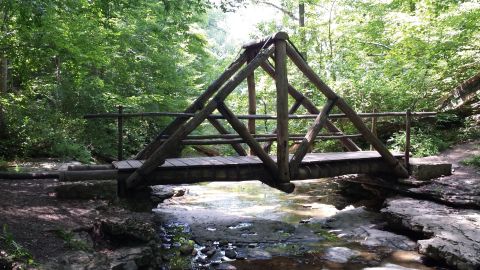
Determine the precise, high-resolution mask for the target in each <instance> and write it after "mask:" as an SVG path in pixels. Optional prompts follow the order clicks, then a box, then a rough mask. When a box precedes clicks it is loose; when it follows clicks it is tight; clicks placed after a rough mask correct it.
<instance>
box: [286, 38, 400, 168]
mask: <svg viewBox="0 0 480 270" xmlns="http://www.w3.org/2000/svg"><path fill="white" fill-rule="evenodd" d="M287 55H288V57H289V58H290V59H291V60H292V62H293V63H294V64H295V65H296V66H297V67H298V69H299V70H300V71H302V73H303V74H304V75H305V76H306V77H307V78H308V79H309V80H310V81H311V82H312V83H313V84H314V85H315V86H316V87H317V88H318V90H320V92H322V93H323V94H324V95H325V96H326V97H327V98H328V99H334V98H338V96H337V94H335V92H333V90H332V89H330V87H328V85H326V84H325V83H324V82H323V81H322V80H321V79H320V77H318V75H317V74H316V73H315V72H314V71H313V70H312V68H311V67H310V66H309V65H308V64H307V63H306V62H305V60H303V58H302V57H301V56H300V54H299V53H298V52H297V51H296V50H295V48H293V46H292V45H290V44H288V43H287ZM337 107H338V108H339V109H340V110H341V111H343V113H345V115H347V116H348V118H349V119H350V121H351V122H352V124H353V125H354V126H355V127H356V128H357V130H358V131H359V132H360V133H361V134H362V135H363V137H364V138H365V139H366V140H367V141H368V142H369V143H370V144H371V145H372V146H373V148H375V150H377V151H378V153H379V154H380V155H381V156H382V157H383V159H384V160H385V161H386V162H387V164H388V165H390V166H391V168H392V169H393V171H394V172H395V174H397V175H398V176H400V177H408V175H409V174H408V171H407V170H406V169H405V167H404V166H403V165H402V164H400V163H399V162H398V160H397V159H396V158H395V157H393V155H392V153H390V151H388V149H387V147H385V145H384V144H383V143H382V142H381V141H380V140H379V139H378V138H377V137H376V136H375V135H373V134H372V132H371V131H370V129H369V128H368V127H367V126H366V125H365V123H363V121H362V119H361V118H360V117H359V116H358V115H357V113H356V112H355V111H354V110H353V109H352V108H351V107H350V106H349V105H348V104H347V103H346V102H345V100H343V99H342V98H338V101H337Z"/></svg>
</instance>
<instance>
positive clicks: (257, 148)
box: [125, 32, 408, 192]
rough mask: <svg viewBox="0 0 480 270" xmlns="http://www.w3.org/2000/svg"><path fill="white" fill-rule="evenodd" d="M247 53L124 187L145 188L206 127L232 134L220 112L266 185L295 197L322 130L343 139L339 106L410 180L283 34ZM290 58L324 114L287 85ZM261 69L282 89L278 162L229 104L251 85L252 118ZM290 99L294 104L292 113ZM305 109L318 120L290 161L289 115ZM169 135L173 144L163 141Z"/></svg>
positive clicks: (145, 153) (149, 151)
mask: <svg viewBox="0 0 480 270" xmlns="http://www.w3.org/2000/svg"><path fill="white" fill-rule="evenodd" d="M243 48H244V51H243V53H241V54H240V56H239V57H238V58H237V59H236V60H235V61H234V62H233V63H232V64H231V65H230V66H229V67H228V68H227V69H226V70H225V72H224V73H223V74H221V75H220V77H219V78H218V79H217V80H216V81H214V82H213V83H212V84H211V85H210V86H209V87H208V88H207V90H206V91H205V92H204V93H203V94H202V95H201V96H200V97H199V98H198V99H197V100H196V101H195V102H194V103H192V104H191V105H190V106H189V107H188V108H187V109H186V110H185V113H195V115H194V116H193V117H192V118H190V119H188V118H185V117H178V118H176V119H175V120H174V121H172V122H171V123H170V124H169V125H168V126H167V127H166V128H165V129H164V130H163V131H162V132H161V133H160V134H159V135H158V137H157V138H156V140H154V141H153V142H152V143H150V144H149V145H148V146H147V147H146V148H145V149H144V150H142V152H140V153H139V154H138V155H137V157H136V159H145V162H144V163H143V165H142V166H141V167H140V168H138V169H137V170H136V171H135V172H134V173H132V174H131V175H130V176H129V177H128V178H127V180H126V182H125V185H126V188H127V189H132V188H136V187H138V186H144V185H146V184H147V181H146V178H147V177H148V175H149V174H151V173H152V172H153V171H154V170H155V169H156V168H157V167H158V166H160V165H162V164H163V163H164V162H165V160H166V159H167V158H168V157H170V156H171V155H172V154H173V153H175V152H176V151H178V148H179V146H181V145H182V140H184V139H185V138H186V137H187V136H188V135H189V134H190V133H191V132H192V131H193V130H194V129H195V128H197V127H198V126H199V125H200V124H201V123H202V122H203V121H205V120H208V121H210V123H211V124H212V125H213V126H214V127H215V128H216V129H217V130H218V131H219V133H220V134H228V131H227V129H225V128H224V127H223V126H222V125H221V123H220V122H219V121H218V120H216V119H212V118H211V117H209V116H210V115H211V114H212V113H213V112H214V111H215V110H218V111H219V112H220V113H221V114H222V116H223V117H224V118H225V119H226V120H227V121H228V123H229V124H230V125H231V126H232V127H233V129H234V130H235V131H236V132H237V133H238V135H239V136H240V137H241V138H242V140H243V141H245V142H246V143H247V145H248V146H249V147H250V151H251V154H255V155H256V156H258V158H260V159H261V160H262V162H263V164H264V166H265V168H266V169H267V171H268V172H269V173H270V176H271V177H270V179H262V181H264V182H265V183H266V184H268V185H270V186H272V187H275V188H278V189H281V190H283V191H285V192H291V191H293V189H294V186H293V184H292V183H290V180H293V179H295V177H296V175H297V174H298V171H299V166H300V164H301V162H302V160H303V158H304V157H305V155H306V154H307V152H308V149H309V148H310V147H311V146H312V144H313V143H314V140H315V138H316V136H317V135H318V134H319V132H320V130H321V129H322V128H324V127H325V128H326V129H328V131H330V132H335V133H341V131H340V130H339V129H338V128H337V127H336V126H335V125H334V124H333V123H331V122H330V121H329V120H328V115H329V113H330V111H331V110H332V109H333V108H334V107H335V106H336V107H337V108H339V109H340V110H341V111H342V112H343V113H344V114H345V115H346V116H347V117H348V119H349V120H350V121H351V122H352V124H353V125H354V126H355V127H356V128H357V130H358V131H359V132H360V134H361V135H362V136H363V138H364V139H365V140H366V141H367V142H369V143H370V144H371V145H372V146H373V148H374V149H375V150H377V151H378V153H379V154H380V155H381V157H382V158H383V159H384V160H385V161H386V163H387V164H388V165H389V166H391V168H392V170H393V171H394V172H395V173H396V174H397V175H398V176H402V177H406V176H408V171H407V170H406V169H405V167H404V166H403V165H402V164H401V163H400V162H399V161H398V160H397V159H396V158H395V157H394V156H393V155H392V154H391V153H390V152H389V151H388V149H387V148H386V147H385V145H384V144H383V143H382V142H381V141H380V140H379V139H378V138H377V137H376V136H375V135H374V134H373V133H372V132H371V131H370V130H369V128H368V127H367V126H366V125H365V124H364V122H363V121H362V120H361V118H360V117H359V116H358V115H357V113H356V112H355V111H354V110H353V109H352V108H351V107H350V106H349V105H348V104H347V103H346V102H345V100H343V99H342V98H341V97H340V96H338V95H337V94H336V93H335V92H334V91H333V90H332V89H330V88H329V87H328V86H327V85H326V84H325V83H324V82H323V81H322V80H321V79H320V77H319V76H318V75H317V74H316V73H315V72H314V71H313V70H312V69H311V68H310V67H309V66H308V64H307V63H306V61H305V60H304V59H303V57H302V56H301V54H300V53H299V52H298V51H297V50H296V48H295V47H294V46H293V45H292V44H291V43H290V41H289V39H288V35H287V34H286V33H285V32H278V33H276V34H274V35H272V36H270V37H267V38H265V39H262V40H259V41H255V42H252V43H249V44H246V45H244V46H243ZM269 58H273V60H274V63H275V67H274V66H272V64H270V62H269V61H268V60H269ZM287 58H290V60H291V61H292V62H293V63H294V64H295V66H296V67H297V68H298V69H299V70H300V71H301V72H302V73H303V74H304V75H305V76H306V77H307V78H308V80H309V81H310V82H311V83H312V84H313V85H314V86H315V87H316V88H317V89H318V90H319V91H320V92H321V93H322V94H323V95H324V96H325V97H326V98H327V102H326V104H325V105H324V107H323V109H322V110H319V109H318V108H317V107H316V106H315V105H314V104H313V103H312V102H311V101H310V100H309V99H308V98H307V97H305V96H304V95H303V94H302V93H301V92H300V91H298V90H297V89H295V88H294V87H293V86H292V85H290V84H289V83H288V79H287V65H286V63H287ZM259 67H261V68H262V69H263V70H264V71H265V72H266V73H267V74H268V75H270V76H271V77H272V78H273V79H274V80H275V85H276V89H277V127H276V129H275V131H274V132H273V133H274V134H276V141H277V155H276V160H274V159H273V158H272V156H270V155H269V154H268V152H269V149H270V146H271V142H267V143H265V144H264V145H263V146H262V145H260V144H259V143H258V142H257V141H256V139H255V137H254V133H255V130H254V129H255V124H254V121H255V120H249V123H248V126H245V125H244V124H243V122H242V121H241V120H239V119H238V117H237V116H235V114H234V113H233V112H232V111H231V110H230V109H229V108H228V107H227V105H226V104H225V103H224V101H225V99H226V98H227V96H228V95H229V94H230V93H232V91H233V90H234V89H235V88H236V87H237V86H238V85H239V84H240V83H242V82H243V81H244V80H247V82H248V88H249V94H250V96H249V103H250V105H251V106H250V109H249V113H254V112H255V107H254V106H255V105H254V104H255V97H254V96H255V89H254V87H255V86H254V79H253V78H254V77H253V76H254V75H253V74H254V71H255V70H256V69H257V68H259ZM289 95H290V96H291V97H293V99H294V100H295V103H294V104H293V106H292V107H291V108H288V96H289ZM300 106H303V107H305V109H306V110H307V111H308V112H309V113H311V114H316V115H317V117H316V119H315V121H314V122H313V125H312V126H311V127H310V128H309V130H308V132H307V134H306V135H305V137H304V138H303V140H302V141H301V143H300V145H299V146H298V147H297V149H296V151H295V153H294V154H293V157H292V158H289V148H288V140H289V134H288V117H289V115H290V114H294V113H295V112H296V110H297V109H298V108H299V107H300ZM252 109H253V110H252ZM252 123H253V124H252ZM167 135H168V139H166V140H164V138H165V136H167ZM341 143H342V145H343V146H344V148H345V149H347V150H348V151H360V150H361V149H360V148H359V147H358V146H357V145H356V144H355V143H354V142H353V141H352V140H350V139H349V138H342V139H341ZM232 146H233V147H234V149H235V150H236V151H237V153H238V154H239V155H246V154H247V153H246V151H245V150H244V149H243V148H242V146H241V145H240V144H238V143H232Z"/></svg>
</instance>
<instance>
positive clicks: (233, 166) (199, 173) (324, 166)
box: [113, 151, 403, 184]
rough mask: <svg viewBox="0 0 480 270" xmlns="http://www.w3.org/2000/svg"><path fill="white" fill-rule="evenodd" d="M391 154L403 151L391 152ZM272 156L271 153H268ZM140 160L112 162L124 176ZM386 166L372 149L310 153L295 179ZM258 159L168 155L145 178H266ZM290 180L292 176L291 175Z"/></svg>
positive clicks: (172, 181) (179, 180)
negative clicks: (171, 156) (176, 156)
mask: <svg viewBox="0 0 480 270" xmlns="http://www.w3.org/2000/svg"><path fill="white" fill-rule="evenodd" d="M393 155H394V157H395V158H398V159H400V158H402V157H403V154H400V153H393ZM272 158H273V160H276V157H275V156H272ZM143 162H144V161H142V160H123V161H118V162H114V163H113V165H114V166H115V168H117V169H118V178H119V179H125V178H126V177H128V176H129V175H130V174H131V173H132V172H133V171H135V170H136V169H138V168H139V167H140V166H141V165H142V164H143ZM389 170H390V167H389V166H388V165H387V164H386V163H385V162H384V161H383V159H382V158H381V156H380V155H379V154H378V152H376V151H360V152H339V153H311V154H307V155H306V156H305V158H304V159H303V161H302V163H301V165H300V172H299V175H298V176H297V177H296V179H295V180H301V179H312V178H319V177H331V176H338V175H344V174H352V173H386V172H389ZM268 177H269V175H268V172H267V171H266V169H265V168H264V166H263V164H262V161H261V160H260V159H259V158H258V157H256V156H235V157H233V156H225V157H220V156H218V157H195V158H170V159H167V160H166V161H165V163H164V164H163V165H161V166H160V167H158V168H157V170H156V171H155V172H154V173H152V175H150V176H149V177H148V179H147V181H148V183H149V184H181V183H195V182H203V181H244V180H261V179H266V178H268ZM292 180H293V179H292Z"/></svg>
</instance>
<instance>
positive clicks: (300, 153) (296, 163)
mask: <svg viewBox="0 0 480 270" xmlns="http://www.w3.org/2000/svg"><path fill="white" fill-rule="evenodd" d="M335 102H337V99H329V100H328V101H327V104H325V106H324V107H323V109H322V111H321V112H320V113H319V114H318V116H317V118H315V121H314V122H313V125H312V126H311V127H310V128H309V129H308V131H307V134H306V135H305V138H304V139H303V140H302V142H301V143H300V146H299V147H298V148H297V151H296V152H295V154H293V158H292V159H291V160H290V177H291V178H292V179H295V177H296V176H297V174H298V168H299V167H300V163H301V162H302V160H303V158H304V157H305V155H306V154H307V152H308V149H309V148H310V147H311V146H312V145H313V143H314V142H315V138H316V137H317V135H318V133H319V132H320V130H321V129H322V128H323V126H325V123H326V122H327V119H328V115H329V114H330V111H331V110H332V109H333V106H334V105H335Z"/></svg>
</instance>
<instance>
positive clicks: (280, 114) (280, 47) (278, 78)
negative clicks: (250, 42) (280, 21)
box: [275, 39, 290, 183]
mask: <svg viewBox="0 0 480 270" xmlns="http://www.w3.org/2000/svg"><path fill="white" fill-rule="evenodd" d="M275 86H276V88H277V166H278V181H279V182H281V183H285V182H290V171H289V156H288V79H287V42H286V40H285V39H276V40H275Z"/></svg>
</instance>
